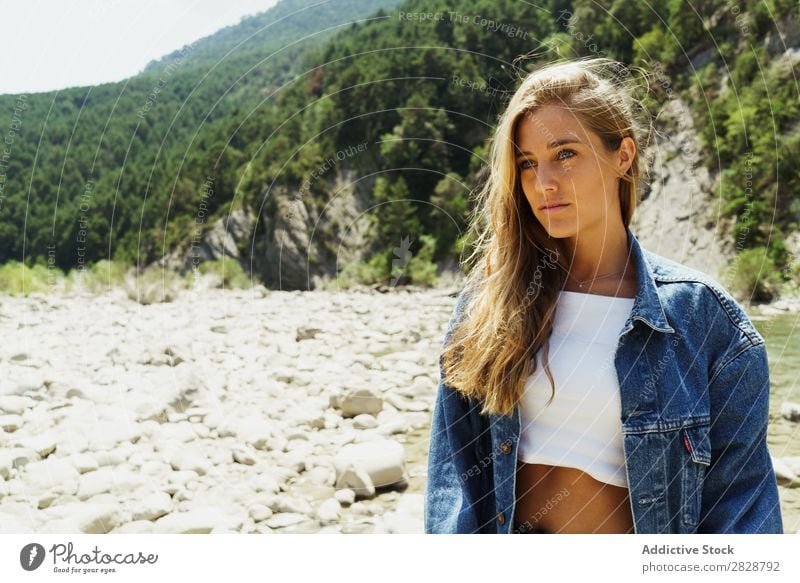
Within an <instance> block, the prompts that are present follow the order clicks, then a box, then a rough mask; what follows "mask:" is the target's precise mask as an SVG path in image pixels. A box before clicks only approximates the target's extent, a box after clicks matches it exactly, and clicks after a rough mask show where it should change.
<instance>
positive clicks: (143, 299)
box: [125, 267, 188, 305]
mask: <svg viewBox="0 0 800 583" xmlns="http://www.w3.org/2000/svg"><path fill="white" fill-rule="evenodd" d="M186 287H188V282H187V281H186V280H185V279H184V278H182V277H181V276H180V275H178V274H177V273H175V272H173V271H169V270H168V269H163V268H158V267H150V268H147V269H145V270H144V272H143V273H142V274H141V275H139V276H138V277H136V276H134V275H128V276H126V277H125V291H126V292H127V294H128V298H129V299H131V300H133V301H135V302H139V303H140V304H143V305H147V304H156V303H162V302H171V301H173V300H175V299H176V298H177V297H178V294H179V293H180V290H181V289H185V288H186Z"/></svg>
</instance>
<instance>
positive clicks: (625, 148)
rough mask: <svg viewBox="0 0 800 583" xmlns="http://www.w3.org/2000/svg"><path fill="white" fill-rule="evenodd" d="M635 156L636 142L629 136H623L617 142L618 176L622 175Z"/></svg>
mask: <svg viewBox="0 0 800 583" xmlns="http://www.w3.org/2000/svg"><path fill="white" fill-rule="evenodd" d="M635 157H636V142H634V141H633V139H632V138H631V137H630V136H625V137H624V138H622V141H621V142H620V144H619V150H618V159H617V164H618V167H617V171H618V172H619V174H620V176H624V175H625V173H626V172H627V171H628V169H629V168H630V167H631V164H633V159H634V158H635Z"/></svg>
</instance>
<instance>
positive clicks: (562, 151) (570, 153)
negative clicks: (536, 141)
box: [556, 150, 575, 160]
mask: <svg viewBox="0 0 800 583" xmlns="http://www.w3.org/2000/svg"><path fill="white" fill-rule="evenodd" d="M561 154H569V156H567V157H566V158H560V160H567V159H568V158H572V157H573V156H574V155H575V152H573V151H572V150H561V151H560V152H559V153H558V154H556V157H558V156H561Z"/></svg>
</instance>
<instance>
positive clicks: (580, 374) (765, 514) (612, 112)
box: [425, 58, 782, 533]
mask: <svg viewBox="0 0 800 583" xmlns="http://www.w3.org/2000/svg"><path fill="white" fill-rule="evenodd" d="M627 71H628V70H627V69H625V68H624V67H622V66H621V65H619V64H618V63H615V62H613V61H609V60H608V59H602V58H599V59H598V58H595V59H578V60H571V61H564V62H558V63H553V64H548V65H545V66H542V67H540V68H538V69H536V70H535V71H533V72H532V73H530V74H529V75H528V76H527V77H526V78H525V79H524V80H523V81H522V83H521V85H520V87H519V88H518V90H517V91H516V92H515V94H514V95H513V97H512V98H511V100H510V102H509V104H508V107H507V109H506V111H505V112H504V113H503V115H502V116H501V117H500V120H499V123H498V125H497V129H496V134H495V136H494V139H493V142H492V148H491V160H490V164H491V168H490V170H491V171H490V176H489V180H488V181H487V183H486V186H485V188H484V189H483V190H482V191H481V192H480V195H479V198H478V204H477V208H476V210H477V212H476V214H475V217H474V221H475V222H474V225H473V226H475V227H476V228H478V229H479V237H478V243H477V245H476V247H475V252H474V254H473V256H472V257H471V258H470V260H469V262H470V264H472V265H473V266H474V267H473V268H472V269H471V270H469V272H468V280H467V284H466V286H465V288H464V290H463V291H462V292H461V294H460V295H459V297H458V300H457V303H456V308H455V310H454V312H453V316H452V318H451V320H450V322H449V324H448V329H447V333H446V335H445V339H444V344H443V347H442V354H441V358H440V367H441V369H440V373H441V381H440V384H439V388H438V393H437V399H436V403H435V406H434V412H433V419H432V427H431V436H430V450H429V465H428V483H427V490H426V496H425V531H426V532H428V533H692V532H714V533H734V532H736V533H761V532H764V533H780V532H782V520H781V514H780V506H779V500H778V491H777V482H776V478H775V474H774V471H773V468H772V463H771V459H770V456H769V452H768V449H767V443H766V433H767V420H768V402H769V370H768V365H767V353H766V350H765V347H764V340H763V338H762V337H761V336H760V334H759V333H758V332H757V331H756V329H755V328H754V326H753V325H752V323H751V321H750V320H749V319H748V317H747V315H746V314H745V312H744V310H743V309H742V307H741V306H740V305H738V304H737V303H736V301H735V300H734V299H733V298H732V297H731V296H730V294H729V293H728V292H727V291H726V290H725V289H724V288H723V287H722V286H721V285H720V284H719V283H718V282H716V281H715V280H713V279H712V278H710V277H709V276H707V275H706V274H704V273H702V272H700V271H697V270H694V269H691V268H689V267H687V266H684V265H682V264H679V263H676V262H674V261H671V260H668V259H666V258H664V257H662V256H659V255H656V254H654V253H651V252H649V251H647V250H646V249H644V248H642V247H641V245H640V244H639V242H638V240H637V239H636V237H635V236H634V234H633V232H632V231H631V229H630V227H629V225H630V223H631V219H632V217H633V213H634V211H635V209H636V205H637V202H638V197H639V191H640V187H641V184H640V183H641V175H642V170H643V167H644V163H643V161H642V151H643V149H644V147H645V146H646V144H647V139H648V136H649V135H650V132H649V129H650V128H649V127H648V126H647V125H642V124H641V122H639V121H638V120H639V117H640V115H639V114H640V113H642V112H643V111H644V110H643V108H641V107H637V106H638V102H637V101H636V100H635V99H634V97H633V92H632V90H631V85H632V83H633V82H634V81H633V78H632V77H631V76H630V75H627V74H626V73H627ZM473 260H475V261H474V262H473Z"/></svg>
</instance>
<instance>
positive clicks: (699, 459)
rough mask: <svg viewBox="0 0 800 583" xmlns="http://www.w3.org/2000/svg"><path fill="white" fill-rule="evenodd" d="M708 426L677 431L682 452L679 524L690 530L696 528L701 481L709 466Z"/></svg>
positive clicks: (684, 428) (700, 497)
mask: <svg viewBox="0 0 800 583" xmlns="http://www.w3.org/2000/svg"><path fill="white" fill-rule="evenodd" d="M709 428H710V425H707V424H704V425H695V426H693V427H683V428H681V429H680V431H679V437H680V441H681V444H680V447H681V452H682V458H681V459H682V466H681V476H682V478H681V522H682V523H683V525H684V526H685V527H690V528H691V530H694V528H696V527H697V524H698V521H699V518H700V504H701V500H702V493H703V479H704V478H705V475H706V471H707V470H708V466H709V465H711V441H710V436H709Z"/></svg>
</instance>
